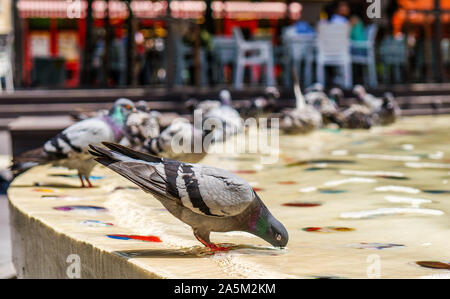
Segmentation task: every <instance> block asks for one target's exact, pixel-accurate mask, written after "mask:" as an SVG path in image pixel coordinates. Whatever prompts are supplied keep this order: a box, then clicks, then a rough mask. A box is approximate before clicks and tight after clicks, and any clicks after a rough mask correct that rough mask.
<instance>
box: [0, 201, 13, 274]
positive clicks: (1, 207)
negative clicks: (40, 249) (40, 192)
mask: <svg viewBox="0 0 450 299" xmlns="http://www.w3.org/2000/svg"><path fill="white" fill-rule="evenodd" d="M15 275H16V274H15V270H14V267H13V265H12V262H11V238H10V231H9V217H8V200H7V198H6V196H4V195H3V196H0V279H1V278H13V277H15Z"/></svg>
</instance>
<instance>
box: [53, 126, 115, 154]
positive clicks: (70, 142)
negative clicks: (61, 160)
mask: <svg viewBox="0 0 450 299" xmlns="http://www.w3.org/2000/svg"><path fill="white" fill-rule="evenodd" d="M102 141H114V133H113V132H112V130H111V128H110V127H109V125H108V124H107V123H106V122H104V121H103V120H101V119H100V118H90V119H86V120H83V121H81V122H78V123H75V124H73V125H71V126H70V127H68V128H66V129H65V130H64V131H62V132H61V133H59V134H58V135H56V136H55V137H53V138H52V139H50V140H49V141H47V142H46V143H45V145H44V150H45V151H46V152H47V153H49V154H58V155H65V156H68V155H70V154H71V153H82V152H83V151H85V150H86V149H87V147H88V146H89V144H100V143H101V142H102Z"/></svg>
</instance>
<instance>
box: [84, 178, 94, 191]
mask: <svg viewBox="0 0 450 299" xmlns="http://www.w3.org/2000/svg"><path fill="white" fill-rule="evenodd" d="M84 178H85V179H86V182H87V183H88V187H89V188H93V187H94V185H92V183H91V181H90V180H89V177H84Z"/></svg>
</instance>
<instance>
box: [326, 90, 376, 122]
mask: <svg viewBox="0 0 450 299" xmlns="http://www.w3.org/2000/svg"><path fill="white" fill-rule="evenodd" d="M343 95H344V93H343V92H342V90H341V89H340V88H337V87H335V88H332V89H331V90H330V98H332V99H334V101H335V102H336V103H337V104H338V105H341V104H342V100H343ZM335 122H336V123H337V124H338V125H339V126H340V127H341V128H347V129H370V128H371V127H372V126H373V125H374V118H373V113H372V112H371V111H370V109H369V108H368V107H367V106H366V105H361V104H352V105H351V106H350V107H349V108H346V109H344V110H343V111H341V112H340V113H339V114H338V115H337V117H336V119H335Z"/></svg>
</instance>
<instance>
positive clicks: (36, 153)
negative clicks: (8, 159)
mask: <svg viewBox="0 0 450 299" xmlns="http://www.w3.org/2000/svg"><path fill="white" fill-rule="evenodd" d="M58 158H64V157H59V156H58V155H56V154H49V153H48V152H46V151H45V150H44V148H43V147H39V148H36V149H33V150H30V151H27V152H25V153H23V154H20V155H18V156H16V157H14V158H13V161H12V162H13V164H12V165H11V166H10V167H9V169H10V170H11V171H12V172H13V173H14V175H19V174H21V173H23V172H25V171H27V170H28V169H30V168H32V167H34V166H37V165H42V164H46V163H49V162H51V161H53V160H56V159H58Z"/></svg>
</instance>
